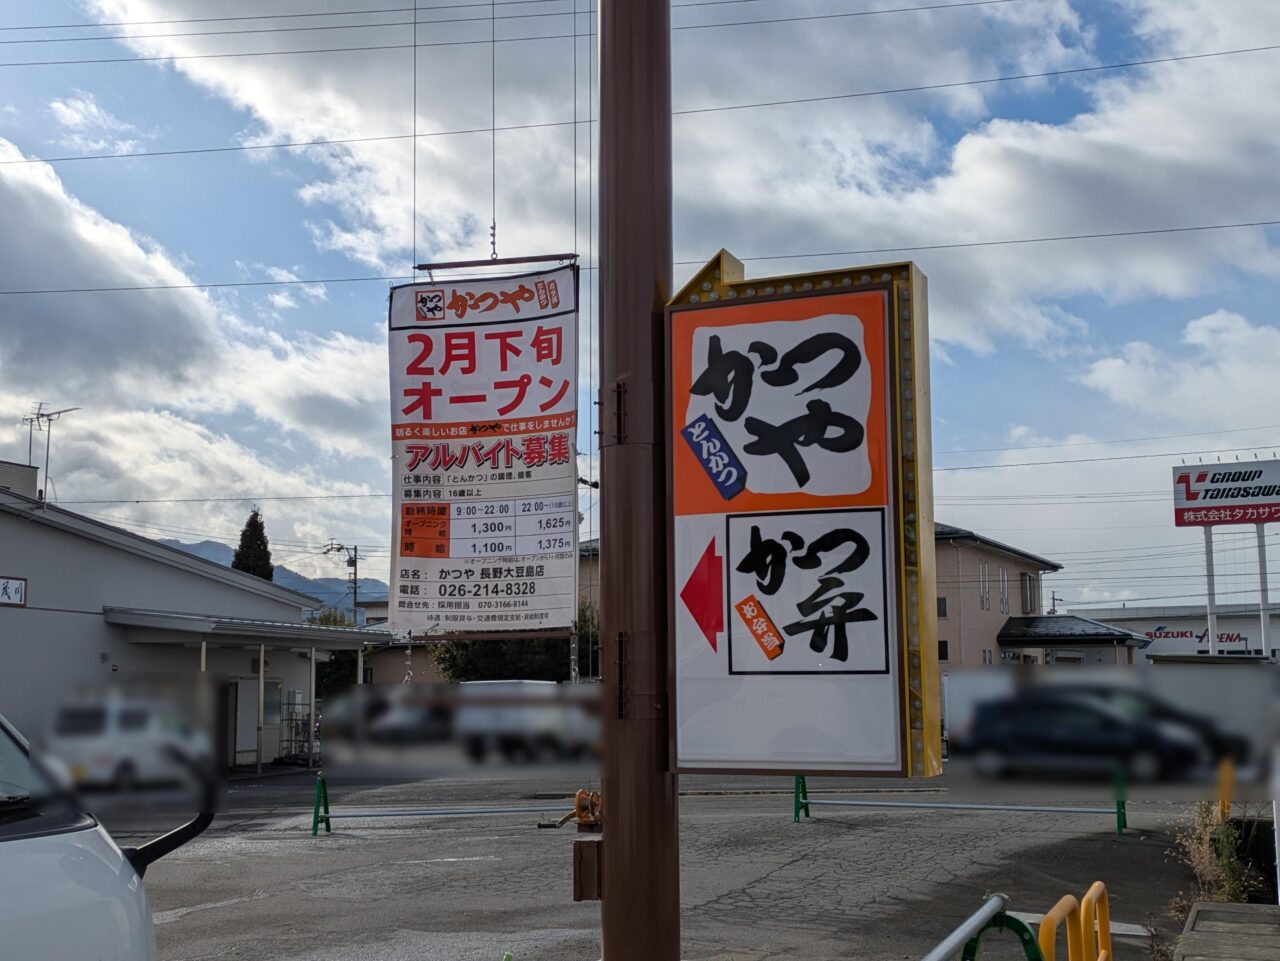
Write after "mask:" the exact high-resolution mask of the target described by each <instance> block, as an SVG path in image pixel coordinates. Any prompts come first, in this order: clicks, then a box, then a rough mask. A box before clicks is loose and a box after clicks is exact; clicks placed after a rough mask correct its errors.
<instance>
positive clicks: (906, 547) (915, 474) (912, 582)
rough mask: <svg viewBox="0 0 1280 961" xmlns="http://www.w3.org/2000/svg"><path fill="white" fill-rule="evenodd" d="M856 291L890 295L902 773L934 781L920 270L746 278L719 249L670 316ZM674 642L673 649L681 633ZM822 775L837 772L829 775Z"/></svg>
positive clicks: (936, 743) (929, 489) (929, 482)
mask: <svg viewBox="0 0 1280 961" xmlns="http://www.w3.org/2000/svg"><path fill="white" fill-rule="evenodd" d="M859 290H882V291H886V292H887V295H888V296H887V300H888V310H889V315H890V316H889V318H888V320H889V324H888V328H889V331H890V332H891V333H892V343H891V344H886V350H885V355H886V362H887V366H888V378H889V380H890V387H891V395H892V397H893V399H894V402H893V404H892V405H891V409H892V425H891V426H892V435H893V436H892V451H893V453H892V459H893V463H894V489H893V492H892V500H893V505H892V506H893V511H894V514H895V521H896V523H895V524H894V535H895V537H896V539H897V543H896V544H895V547H896V550H895V551H894V557H895V564H894V570H893V575H894V577H896V578H897V579H898V580H897V583H898V584H899V585H901V587H902V589H901V590H898V591H897V592H896V596H897V597H898V598H899V601H898V603H899V605H900V609H899V611H898V615H899V617H898V623H899V625H900V628H899V637H898V638H897V644H898V646H899V650H900V654H901V664H902V665H903V671H902V674H901V682H902V697H901V700H900V704H901V705H902V707H903V717H902V718H901V721H902V729H903V731H904V732H905V737H904V765H903V770H902V771H900V772H896V773H897V774H899V775H905V776H907V777H933V776H936V775H939V774H941V773H942V714H941V709H940V707H941V705H940V702H941V689H940V688H941V677H940V672H939V667H938V644H937V638H938V624H937V605H936V603H935V602H936V598H937V579H936V569H935V558H934V537H933V522H934V517H933V450H932V440H931V429H930V428H931V424H932V419H931V404H930V389H929V349H928V345H929V324H928V280H927V278H926V277H925V275H924V274H923V273H922V272H921V271H920V269H919V268H918V267H917V266H916V265H915V264H914V263H911V262H909V261H908V262H902V263H890V264H876V265H872V266H859V267H848V268H844V269H840V270H818V271H811V272H806V273H800V274H788V275H782V276H774V277H762V278H753V279H750V280H748V279H747V277H746V271H745V269H744V267H743V264H742V261H740V260H739V259H738V258H736V257H734V256H733V255H732V254H730V253H729V252H728V251H727V250H724V249H721V250H720V252H719V253H717V254H716V255H715V256H714V257H712V258H711V259H710V260H709V261H708V262H707V264H706V265H705V266H704V267H702V268H701V269H700V270H698V271H697V273H695V274H694V276H693V278H692V279H690V280H689V282H688V283H686V284H685V285H684V287H683V288H681V290H680V291H679V293H677V294H676V296H675V297H673V298H672V299H671V301H670V302H669V304H668V314H670V313H671V312H674V311H679V310H682V309H688V308H690V307H696V306H705V305H707V304H711V303H718V304H727V303H742V302H751V301H754V300H777V299H784V298H792V297H806V296H812V295H820V294H825V293H832V292H841V291H843V292H856V291H859ZM669 326H670V325H669V324H668V327H669ZM669 443H670V440H669ZM674 602H675V598H674V590H673V591H672V603H674ZM673 631H674V628H673ZM671 642H672V645H674V635H673V637H672V639H671ZM672 676H674V672H672ZM674 740H675V738H674V733H673V735H672V751H673V754H672V757H673V764H672V766H673V768H674V767H675V762H674V758H675V756H676V755H675V753H674V752H675V743H674ZM773 773H777V772H773ZM796 773H802V772H800V771H797V772H796ZM822 773H824V774H832V773H837V772H833V771H829V770H824V771H823V772H822ZM850 773H857V772H850Z"/></svg>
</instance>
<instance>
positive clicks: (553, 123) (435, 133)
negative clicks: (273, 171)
mask: <svg viewBox="0 0 1280 961" xmlns="http://www.w3.org/2000/svg"><path fill="white" fill-rule="evenodd" d="M593 122H594V121H590V120H579V121H578V123H593ZM570 126H574V122H573V121H571V120H548V121H543V122H541V123H516V124H508V125H506V126H502V127H468V128H466V129H464V130H427V131H423V132H420V133H398V134H383V135H381V136H373V137H338V138H334V139H332V140H303V141H298V142H289V143H261V144H235V145H233V146H225V147H184V148H177V149H174V150H138V151H133V152H126V153H105V154H70V155H67V156H65V157H34V158H26V157H24V158H23V159H21V160H0V166H10V165H13V164H40V163H44V164H52V163H71V162H74V161H77V160H129V159H136V158H138V157H180V156H184V155H187V154H202V153H236V152H238V151H242V150H290V149H293V148H295V147H332V146H340V145H344V144H353V143H378V142H381V141H391V140H414V139H416V138H420V137H459V136H463V135H465V134H478V133H492V132H493V131H495V130H496V131H497V132H498V133H503V132H505V131H508V130H536V129H540V128H543V127H570Z"/></svg>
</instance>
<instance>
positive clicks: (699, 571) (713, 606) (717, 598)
mask: <svg viewBox="0 0 1280 961" xmlns="http://www.w3.org/2000/svg"><path fill="white" fill-rule="evenodd" d="M680 600H682V601H684V606H685V607H687V608H688V609H689V613H690V614H692V615H693V619H694V620H695V621H696V622H697V624H698V627H700V628H701V629H702V633H703V635H705V636H706V638H707V643H708V644H710V645H711V650H713V651H714V650H716V635H717V634H719V633H720V632H721V631H723V630H724V558H723V557H721V556H720V555H719V554H717V553H716V542H715V538H712V539H711V543H710V544H708V545H707V549H706V550H705V551H703V552H702V559H701V560H699V561H698V563H697V566H696V567H694V569H693V573H692V574H690V575H689V580H688V581H687V582H686V583H685V585H684V587H683V588H681V590H680Z"/></svg>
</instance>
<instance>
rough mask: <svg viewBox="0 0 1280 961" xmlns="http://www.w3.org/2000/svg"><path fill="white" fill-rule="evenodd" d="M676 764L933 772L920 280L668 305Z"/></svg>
mask: <svg viewBox="0 0 1280 961" xmlns="http://www.w3.org/2000/svg"><path fill="white" fill-rule="evenodd" d="M668 337H669V351H668V352H669V359H670V370H669V375H670V377H669V385H670V416H671V425H670V440H669V453H670V465H671V475H670V483H671V500H670V503H671V505H672V516H671V518H670V520H671V530H670V536H671V540H670V543H671V553H672V565H671V570H672V583H671V598H672V606H671V612H670V617H671V624H670V627H671V630H670V634H671V651H670V653H671V658H672V660H671V663H672V665H673V670H672V675H673V677H674V683H675V691H674V699H675V705H674V710H673V712H672V716H673V722H672V726H673V730H672V738H673V746H674V755H675V764H674V766H675V769H676V770H678V771H698V770H740V771H759V772H778V771H788V772H804V771H813V772H832V773H863V774H886V775H889V774H896V775H915V776H926V775H933V774H937V773H940V771H941V744H940V740H941V729H940V724H939V713H938V674H937V630H936V613H937V611H936V607H935V603H934V600H935V580H934V569H933V514H932V500H933V486H932V478H931V476H930V470H931V457H930V443H929V418H930V414H929V380H928V376H929V363H928V338H927V324H926V289H925V278H924V276H923V275H922V274H921V273H920V272H919V271H918V270H917V269H916V268H915V267H914V265H912V264H894V265H890V266H883V267H868V268H856V269H853V270H847V271H835V272H825V273H817V274H805V275H800V276H793V277H780V278H771V279H767V280H755V281H747V280H745V279H744V278H743V271H742V264H741V263H740V262H739V261H737V260H736V259H734V258H733V257H731V256H730V255H729V254H727V253H725V252H724V251H722V252H721V253H720V254H719V255H718V257H717V258H716V259H715V260H713V261H711V263H709V264H708V265H707V266H706V267H705V268H704V269H703V270H702V271H701V272H700V273H699V274H698V275H697V276H696V277H695V278H694V279H693V280H692V281H691V282H690V283H689V285H688V286H686V287H685V289H684V290H683V291H682V292H681V293H680V294H679V295H678V296H677V298H676V299H675V300H673V301H672V303H671V306H670V307H669V308H668Z"/></svg>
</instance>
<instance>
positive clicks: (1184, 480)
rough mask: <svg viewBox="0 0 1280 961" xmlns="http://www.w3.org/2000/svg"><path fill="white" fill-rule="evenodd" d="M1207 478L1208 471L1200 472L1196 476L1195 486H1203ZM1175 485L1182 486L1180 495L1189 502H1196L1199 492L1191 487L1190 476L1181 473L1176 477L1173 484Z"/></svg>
mask: <svg viewBox="0 0 1280 961" xmlns="http://www.w3.org/2000/svg"><path fill="white" fill-rule="evenodd" d="M1208 478H1209V472H1208V471H1203V470H1202V471H1200V473H1198V474H1196V484H1203V483H1204V482H1205V481H1206V480H1207V479H1208ZM1173 483H1174V484H1175V485H1178V484H1181V485H1182V495H1183V497H1184V498H1186V499H1187V500H1189V501H1198V500H1199V499H1200V492H1199V491H1198V490H1196V489H1195V488H1194V487H1192V486H1191V474H1190V473H1183V474H1179V475H1178V479H1177V480H1176V481H1174V482H1173Z"/></svg>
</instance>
